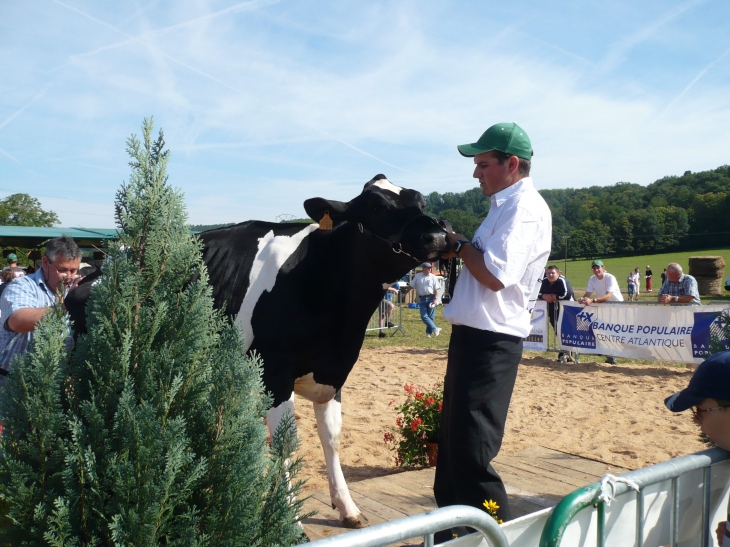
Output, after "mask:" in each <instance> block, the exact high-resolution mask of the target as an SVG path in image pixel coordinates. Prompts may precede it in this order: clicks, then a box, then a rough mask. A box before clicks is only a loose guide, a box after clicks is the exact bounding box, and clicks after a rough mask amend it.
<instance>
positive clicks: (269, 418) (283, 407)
mask: <svg viewBox="0 0 730 547" xmlns="http://www.w3.org/2000/svg"><path fill="white" fill-rule="evenodd" d="M287 412H288V413H289V414H290V415H291V417H292V418H293V417H294V392H293V391H292V394H291V397H289V400H288V401H284V402H283V403H281V404H280V405H279V406H275V407H272V408H270V409H269V411H268V412H267V413H266V425H268V426H269V435H271V436H272V437H273V436H274V431H276V428H277V427H279V424H280V423H281V420H282V419H283V418H284V416H285V415H286V414H287ZM292 428H293V431H294V433H295V434H296V432H297V423H296V422H292Z"/></svg>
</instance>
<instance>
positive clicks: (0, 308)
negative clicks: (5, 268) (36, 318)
mask: <svg viewBox="0 0 730 547" xmlns="http://www.w3.org/2000/svg"><path fill="white" fill-rule="evenodd" d="M55 303H56V297H55V295H54V293H53V291H52V290H51V288H50V287H49V286H48V285H46V280H45V278H44V277H43V270H42V269H39V270H38V271H37V272H35V273H32V274H30V275H26V276H24V277H19V278H18V279H13V280H12V281H11V282H10V283H9V284H8V288H7V289H5V290H4V291H3V294H2V296H1V297H0V318H2V319H1V323H2V324H1V325H0V368H2V369H4V370H9V368H10V363H11V362H12V360H13V358H14V357H15V356H16V355H20V354H23V353H25V351H26V350H27V349H28V344H29V343H30V341H31V340H32V339H33V331H31V332H15V331H12V330H10V328H9V327H8V325H7V322H8V317H10V315H11V314H12V313H14V312H16V311H18V310H20V309H23V308H47V307H49V306H53V305H54V304H55Z"/></svg>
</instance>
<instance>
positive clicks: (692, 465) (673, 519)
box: [540, 448, 730, 547]
mask: <svg viewBox="0 0 730 547" xmlns="http://www.w3.org/2000/svg"><path fill="white" fill-rule="evenodd" d="M729 459H730V454H729V453H728V452H726V451H724V450H722V449H720V448H711V449H709V450H704V451H702V452H698V453H696V454H691V455H689V456H683V457H681V458H676V459H673V460H669V461H667V462H663V463H659V464H657V465H652V466H650V467H645V468H643V469H638V470H636V471H631V472H629V473H626V474H624V475H621V477H622V478H625V479H629V480H631V481H633V482H634V483H636V484H637V485H638V487H639V491H638V492H636V539H635V541H636V543H635V545H636V546H637V547H643V546H644V489H645V488H646V487H648V486H651V485H653V484H657V483H660V482H663V481H666V480H671V493H670V496H671V507H670V518H669V520H670V530H669V537H670V543H669V544H670V546H671V547H676V545H677V541H678V535H679V525H678V523H679V519H678V514H679V480H680V477H681V476H682V475H684V474H686V473H689V472H691V471H696V470H699V469H702V470H704V472H703V480H702V523H701V530H702V532H701V533H702V538H701V543H700V545H702V546H706V545H707V544H708V542H707V539H708V534H709V527H710V522H709V521H710V487H711V483H710V478H711V468H710V466H711V465H713V464H716V463H720V462H723V461H726V460H729ZM629 489H630V487H629V486H628V485H627V484H624V483H621V482H619V483H617V484H616V489H615V493H614V494H615V496H616V497H618V496H620V495H621V494H624V493H626V492H627V491H628V490H629ZM600 493H601V486H600V483H599V482H596V483H593V484H590V485H588V486H584V487H583V488H579V489H578V490H575V491H574V492H572V493H571V494H568V495H567V496H566V497H565V498H563V500H562V501H561V502H560V503H559V504H558V505H556V506H555V508H554V509H553V511H552V513H551V514H550V517H549V518H548V521H547V523H546V524H545V527H544V528H543V531H542V536H541V538H540V547H559V545H560V542H561V540H562V538H563V534H564V533H565V530H566V528H567V527H568V524H570V521H571V520H572V519H573V518H574V517H575V516H576V515H577V514H578V513H579V512H580V511H582V510H584V509H586V508H588V507H591V506H593V507H594V509H595V511H596V517H597V523H596V524H597V526H596V529H597V538H596V544H597V545H598V546H599V547H603V546H604V545H605V543H606V502H605V501H603V500H601V499H600V498H599V495H600Z"/></svg>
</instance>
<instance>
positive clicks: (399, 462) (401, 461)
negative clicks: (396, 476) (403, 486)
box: [395, 457, 403, 467]
mask: <svg viewBox="0 0 730 547" xmlns="http://www.w3.org/2000/svg"><path fill="white" fill-rule="evenodd" d="M402 464H403V458H399V457H396V459H395V465H396V467H400V466H401V465H402Z"/></svg>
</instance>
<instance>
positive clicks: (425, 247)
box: [304, 175, 449, 262]
mask: <svg viewBox="0 0 730 547" xmlns="http://www.w3.org/2000/svg"><path fill="white" fill-rule="evenodd" d="M304 209H305V210H306V211H307V214H308V215H309V216H310V217H311V218H312V219H313V220H316V221H317V222H319V221H320V220H321V219H322V217H323V216H324V214H325V212H329V216H330V218H331V219H332V223H333V225H334V226H337V225H338V224H342V223H344V222H349V223H352V224H354V225H357V226H358V227H359V228H360V229H361V231H363V233H368V234H371V235H372V236H374V237H376V238H378V239H381V240H384V241H387V242H388V243H390V244H391V246H392V248H393V250H394V251H395V252H401V251H402V252H403V253H405V254H406V255H407V256H411V257H412V258H413V259H414V260H415V261H419V262H421V261H424V260H436V259H438V258H440V257H441V255H442V254H443V253H445V252H447V251H448V250H449V242H448V239H447V238H446V231H445V230H444V229H443V228H441V226H439V225H438V223H437V222H436V221H435V220H434V219H433V218H432V217H429V216H428V215H426V214H424V211H425V209H426V202H425V200H424V199H423V195H421V193H420V192H417V191H416V190H410V189H408V188H401V187H400V186H395V185H394V184H392V183H391V182H390V181H388V179H386V178H385V175H377V176H375V177H374V178H373V179H372V180H371V181H370V182H368V183H367V184H366V185H365V187H364V188H363V191H362V193H361V194H360V195H359V196H357V197H356V198H355V199H353V200H350V201H348V202H347V203H344V202H342V201H332V200H327V199H323V198H312V199H308V200H307V201H305V202H304Z"/></svg>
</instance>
